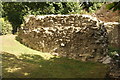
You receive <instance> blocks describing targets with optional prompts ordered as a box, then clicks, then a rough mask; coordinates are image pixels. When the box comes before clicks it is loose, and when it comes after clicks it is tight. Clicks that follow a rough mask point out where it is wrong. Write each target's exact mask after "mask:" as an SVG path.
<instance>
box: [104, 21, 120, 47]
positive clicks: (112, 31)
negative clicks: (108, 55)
mask: <svg viewBox="0 0 120 80" xmlns="http://www.w3.org/2000/svg"><path fill="white" fill-rule="evenodd" d="M104 25H105V28H106V29H107V32H108V41H109V46H110V47H113V48H119V49H120V35H119V34H120V23H118V22H107V23H104Z"/></svg>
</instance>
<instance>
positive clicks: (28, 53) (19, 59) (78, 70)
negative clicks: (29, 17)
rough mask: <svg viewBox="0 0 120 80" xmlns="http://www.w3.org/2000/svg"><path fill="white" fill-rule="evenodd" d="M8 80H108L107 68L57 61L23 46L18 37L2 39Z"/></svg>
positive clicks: (70, 60)
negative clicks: (105, 78) (80, 79)
mask: <svg viewBox="0 0 120 80" xmlns="http://www.w3.org/2000/svg"><path fill="white" fill-rule="evenodd" d="M0 38H1V39H2V41H3V42H2V43H3V46H2V47H3V49H2V56H3V57H2V60H3V69H2V70H3V71H2V72H3V77H5V78H104V77H105V75H106V72H107V65H104V64H100V63H94V62H81V61H77V60H72V59H67V58H62V57H53V56H52V55H50V54H49V53H42V52H38V51H35V50H32V49H30V48H27V47H26V46H24V45H22V44H20V43H19V42H17V41H16V40H15V36H14V35H6V36H0Z"/></svg>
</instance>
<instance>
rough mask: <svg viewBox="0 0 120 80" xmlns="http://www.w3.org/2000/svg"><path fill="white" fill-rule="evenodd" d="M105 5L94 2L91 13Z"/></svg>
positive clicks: (90, 8)
mask: <svg viewBox="0 0 120 80" xmlns="http://www.w3.org/2000/svg"><path fill="white" fill-rule="evenodd" d="M103 4H104V3H100V2H94V3H93V6H90V7H89V12H95V11H96V10H98V9H99V8H100V7H101V6H102V5H103Z"/></svg>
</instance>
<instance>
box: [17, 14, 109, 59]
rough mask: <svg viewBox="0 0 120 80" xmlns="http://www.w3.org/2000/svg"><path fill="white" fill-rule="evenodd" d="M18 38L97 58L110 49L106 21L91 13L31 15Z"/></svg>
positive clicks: (49, 48)
mask: <svg viewBox="0 0 120 80" xmlns="http://www.w3.org/2000/svg"><path fill="white" fill-rule="evenodd" d="M25 20H26V21H25V23H24V25H23V26H22V27H21V29H20V31H19V34H18V38H19V40H20V41H21V42H22V43H24V44H25V45H27V46H29V47H31V48H33V49H36V50H39V51H42V52H49V53H51V54H53V55H59V56H64V57H69V58H73V59H78V60H82V61H98V60H101V59H102V58H103V57H104V56H106V54H107V52H108V49H107V47H108V37H107V31H106V29H105V27H104V23H103V22H101V21H99V20H97V19H96V18H95V17H91V16H89V15H46V16H33V15H31V16H28V17H27V18H26V19H25Z"/></svg>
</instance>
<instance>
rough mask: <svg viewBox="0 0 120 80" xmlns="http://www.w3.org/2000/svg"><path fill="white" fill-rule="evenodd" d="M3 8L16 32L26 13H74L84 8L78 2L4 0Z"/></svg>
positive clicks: (4, 14)
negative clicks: (8, 0)
mask: <svg viewBox="0 0 120 80" xmlns="http://www.w3.org/2000/svg"><path fill="white" fill-rule="evenodd" d="M3 9H4V13H3V17H7V18H8V20H9V21H10V22H11V23H12V26H13V33H15V32H17V28H19V27H20V25H21V24H22V21H23V16H24V15H28V14H33V15H46V14H71V13H72V14H73V13H79V12H80V10H81V9H82V8H81V7H80V5H79V3H77V2H4V3H3Z"/></svg>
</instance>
